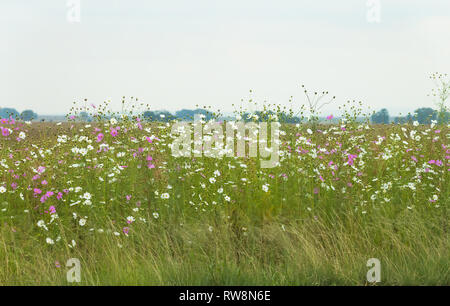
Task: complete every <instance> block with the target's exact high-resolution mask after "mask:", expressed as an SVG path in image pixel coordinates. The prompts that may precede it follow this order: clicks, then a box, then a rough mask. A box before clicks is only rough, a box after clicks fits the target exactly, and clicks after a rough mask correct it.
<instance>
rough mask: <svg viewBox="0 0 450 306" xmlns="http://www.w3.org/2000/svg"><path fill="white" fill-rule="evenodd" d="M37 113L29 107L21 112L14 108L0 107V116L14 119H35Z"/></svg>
mask: <svg viewBox="0 0 450 306" xmlns="http://www.w3.org/2000/svg"><path fill="white" fill-rule="evenodd" d="M37 117H38V114H36V113H35V112H33V111H32V110H30V109H27V110H24V111H23V112H21V113H19V112H18V111H17V110H16V109H14V108H8V107H5V108H0V118H14V119H22V120H25V121H31V120H33V119H37Z"/></svg>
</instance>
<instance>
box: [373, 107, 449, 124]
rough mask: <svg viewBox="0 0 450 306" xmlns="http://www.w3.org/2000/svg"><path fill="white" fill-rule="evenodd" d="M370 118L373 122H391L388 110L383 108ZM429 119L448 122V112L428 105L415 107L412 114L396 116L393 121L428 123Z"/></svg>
mask: <svg viewBox="0 0 450 306" xmlns="http://www.w3.org/2000/svg"><path fill="white" fill-rule="evenodd" d="M371 120H372V123H375V124H389V123H390V122H391V120H390V117H389V112H388V110H387V109H385V108H383V109H381V110H380V111H378V112H376V113H375V114H373V115H372V117H371ZM431 120H434V121H436V122H438V123H448V122H450V113H449V112H448V111H445V110H444V111H442V110H441V111H437V110H434V109H432V108H430V107H421V108H418V109H416V110H415V111H414V113H413V114H408V115H406V116H403V117H402V116H397V117H395V118H394V120H393V121H394V123H397V124H402V123H412V122H414V121H417V122H419V123H420V124H430V123H431Z"/></svg>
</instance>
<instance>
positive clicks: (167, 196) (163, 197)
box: [161, 192, 170, 199]
mask: <svg viewBox="0 0 450 306" xmlns="http://www.w3.org/2000/svg"><path fill="white" fill-rule="evenodd" d="M168 198H170V195H169V194H168V193H167V192H165V193H163V194H161V199H168Z"/></svg>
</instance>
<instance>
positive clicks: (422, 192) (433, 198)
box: [0, 115, 450, 285]
mask: <svg viewBox="0 0 450 306" xmlns="http://www.w3.org/2000/svg"><path fill="white" fill-rule="evenodd" d="M70 120H71V122H66V123H62V124H57V123H37V122H33V123H27V122H23V121H22V122H21V121H16V120H13V119H2V121H1V122H0V126H1V127H2V128H1V131H2V135H0V148H1V151H0V161H1V162H0V221H1V227H0V232H1V233H0V267H1V268H0V284H1V285H28V284H32V285H372V283H369V282H368V280H367V277H366V274H367V271H368V270H369V269H370V267H368V266H367V261H368V260H369V259H370V258H377V259H379V260H380V264H381V282H379V283H376V284H378V285H449V284H450V252H449V250H450V244H449V224H448V209H449V204H450V190H449V187H450V179H449V175H450V142H449V139H450V130H449V127H448V125H438V124H435V123H432V124H431V125H430V124H428V125H418V124H403V125H394V124H391V125H370V124H367V123H361V122H356V121H355V120H353V119H352V118H351V117H347V118H346V120H343V119H342V120H341V121H340V122H339V124H325V123H324V124H319V123H309V124H307V123H305V124H287V123H286V124H285V123H282V124H281V127H280V129H281V132H280V136H279V137H280V142H279V149H278V152H272V153H277V154H278V155H279V164H278V165H276V166H275V167H271V168H262V167H261V163H260V162H261V161H260V159H259V158H253V157H248V156H236V157H223V158H211V157H174V156H172V154H171V146H170V144H171V143H172V141H173V139H174V136H173V135H172V134H171V123H168V122H144V120H142V119H140V118H138V117H133V116H128V117H127V116H123V117H122V118H117V119H101V120H97V121H93V122H89V123H83V122H80V120H79V118H78V117H77V116H76V115H74V116H73V117H70ZM70 258H77V259H79V261H80V266H81V272H80V275H81V282H79V283H77V282H74V283H70V282H68V279H67V277H66V275H67V271H68V270H69V268H68V267H66V262H67V261H68V260H69V259H70Z"/></svg>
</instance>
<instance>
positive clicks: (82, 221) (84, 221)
mask: <svg viewBox="0 0 450 306" xmlns="http://www.w3.org/2000/svg"><path fill="white" fill-rule="evenodd" d="M78 223H79V224H80V226H84V225H85V224H86V219H83V218H81V219H80V221H78Z"/></svg>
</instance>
